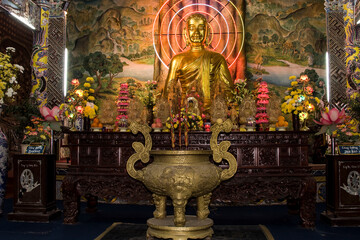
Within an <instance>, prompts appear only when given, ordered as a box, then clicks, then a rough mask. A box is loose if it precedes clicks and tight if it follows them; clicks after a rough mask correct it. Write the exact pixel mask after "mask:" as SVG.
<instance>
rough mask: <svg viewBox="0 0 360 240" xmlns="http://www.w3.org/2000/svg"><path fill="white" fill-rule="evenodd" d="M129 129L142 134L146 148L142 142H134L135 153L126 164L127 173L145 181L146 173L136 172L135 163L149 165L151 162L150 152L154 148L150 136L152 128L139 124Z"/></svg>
mask: <svg viewBox="0 0 360 240" xmlns="http://www.w3.org/2000/svg"><path fill="white" fill-rule="evenodd" d="M129 129H130V130H131V132H132V133H133V134H137V133H138V132H140V133H142V134H143V135H144V138H145V146H144V145H143V144H142V143H140V142H134V143H133V144H132V147H133V148H134V150H135V153H134V154H133V155H131V156H130V158H129V160H128V161H127V163H126V171H127V172H128V174H129V175H130V176H131V177H132V178H134V179H137V180H140V181H143V177H144V173H143V171H142V170H135V162H137V161H138V160H141V162H143V163H147V162H149V160H150V153H149V152H150V150H151V148H152V140H151V136H150V132H151V127H149V126H146V125H141V124H139V123H137V122H133V123H131V124H130V127H129Z"/></svg>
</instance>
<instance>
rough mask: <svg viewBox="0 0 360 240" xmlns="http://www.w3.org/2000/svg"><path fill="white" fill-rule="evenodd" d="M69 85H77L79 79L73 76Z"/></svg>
mask: <svg viewBox="0 0 360 240" xmlns="http://www.w3.org/2000/svg"><path fill="white" fill-rule="evenodd" d="M71 85H73V86H79V85H80V82H79V79H76V78H74V79H73V80H71Z"/></svg>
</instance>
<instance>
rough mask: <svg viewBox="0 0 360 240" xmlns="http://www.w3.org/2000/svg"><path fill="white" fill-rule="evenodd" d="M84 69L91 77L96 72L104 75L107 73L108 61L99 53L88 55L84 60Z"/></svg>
mask: <svg viewBox="0 0 360 240" xmlns="http://www.w3.org/2000/svg"><path fill="white" fill-rule="evenodd" d="M84 68H85V70H86V71H88V72H89V74H90V75H91V76H94V75H96V73H97V72H98V73H100V74H101V75H105V74H107V73H108V72H109V61H108V59H107V58H106V55H105V54H103V53H101V52H94V53H90V54H89V56H87V57H85V59H84Z"/></svg>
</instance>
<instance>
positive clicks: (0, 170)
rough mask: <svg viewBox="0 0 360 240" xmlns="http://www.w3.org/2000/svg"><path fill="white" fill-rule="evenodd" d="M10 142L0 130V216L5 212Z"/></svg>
mask: <svg viewBox="0 0 360 240" xmlns="http://www.w3.org/2000/svg"><path fill="white" fill-rule="evenodd" d="M7 167H8V141H7V139H6V136H5V134H4V133H3V132H2V130H1V128H0V215H1V214H2V212H3V206H4V199H5V190H6V179H7V172H8V169H7Z"/></svg>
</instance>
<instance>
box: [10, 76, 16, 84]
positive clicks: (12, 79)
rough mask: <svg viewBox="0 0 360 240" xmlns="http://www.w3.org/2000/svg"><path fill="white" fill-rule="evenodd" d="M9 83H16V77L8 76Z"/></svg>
mask: <svg viewBox="0 0 360 240" xmlns="http://www.w3.org/2000/svg"><path fill="white" fill-rule="evenodd" d="M9 82H10V83H11V84H13V83H15V84H16V83H17V81H16V77H12V78H10V81H9Z"/></svg>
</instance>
